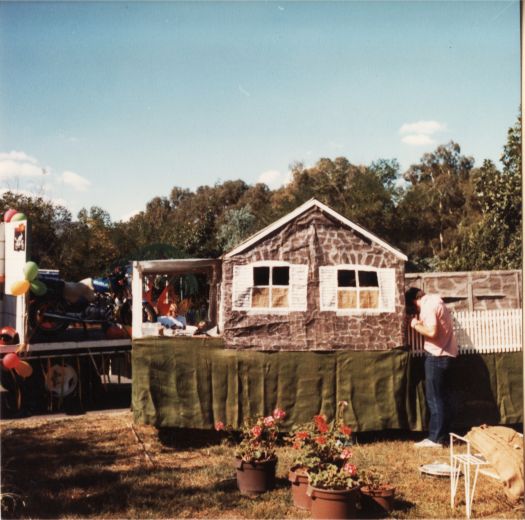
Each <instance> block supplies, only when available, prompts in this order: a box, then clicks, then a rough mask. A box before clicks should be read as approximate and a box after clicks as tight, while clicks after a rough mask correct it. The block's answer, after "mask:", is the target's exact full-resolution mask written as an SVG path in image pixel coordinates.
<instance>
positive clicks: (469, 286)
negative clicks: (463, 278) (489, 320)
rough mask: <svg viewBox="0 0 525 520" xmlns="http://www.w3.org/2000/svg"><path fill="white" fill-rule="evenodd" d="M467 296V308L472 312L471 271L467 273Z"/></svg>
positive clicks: (472, 290)
mask: <svg viewBox="0 0 525 520" xmlns="http://www.w3.org/2000/svg"><path fill="white" fill-rule="evenodd" d="M467 297H468V310H469V311H470V312H472V311H473V310H474V289H473V288H472V273H470V272H469V273H468V274H467Z"/></svg>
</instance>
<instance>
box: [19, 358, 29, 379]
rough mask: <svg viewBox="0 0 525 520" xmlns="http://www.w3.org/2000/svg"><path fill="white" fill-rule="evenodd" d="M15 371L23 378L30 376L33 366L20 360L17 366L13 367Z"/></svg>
mask: <svg viewBox="0 0 525 520" xmlns="http://www.w3.org/2000/svg"><path fill="white" fill-rule="evenodd" d="M15 372H16V373H17V374H18V375H19V376H20V377H23V378H24V379H25V378H26V377H30V376H31V374H32V373H33V367H32V366H31V365H30V364H29V363H28V362H27V361H20V363H19V364H18V366H17V367H16V368H15Z"/></svg>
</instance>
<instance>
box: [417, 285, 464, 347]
mask: <svg viewBox="0 0 525 520" xmlns="http://www.w3.org/2000/svg"><path fill="white" fill-rule="evenodd" d="M419 306H420V311H419V319H420V320H421V321H422V322H423V325H425V327H436V337H435V338H427V337H426V336H425V345H424V349H425V350H426V351H427V352H428V353H430V354H432V355H433V356H452V357H456V356H457V355H458V343H457V341H456V336H455V335H454V328H453V320H452V315H451V314H450V310H449V309H448V308H447V306H446V305H445V304H444V303H443V300H442V299H441V298H440V297H439V296H438V295H437V294H425V296H423V298H421V300H420V301H419Z"/></svg>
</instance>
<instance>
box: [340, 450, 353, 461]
mask: <svg viewBox="0 0 525 520" xmlns="http://www.w3.org/2000/svg"><path fill="white" fill-rule="evenodd" d="M351 456H352V450H349V449H348V448H345V449H344V450H343V451H342V452H341V454H340V455H339V457H340V458H342V459H343V460H346V459H349V458H350V457H351Z"/></svg>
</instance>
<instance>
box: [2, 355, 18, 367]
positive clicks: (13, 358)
mask: <svg viewBox="0 0 525 520" xmlns="http://www.w3.org/2000/svg"><path fill="white" fill-rule="evenodd" d="M2 363H3V365H4V367H5V368H7V369H8V370H11V369H14V368H16V367H17V366H18V365H20V358H19V357H18V356H17V355H16V354H15V353H14V352H10V353H9V354H6V355H5V356H4V359H2Z"/></svg>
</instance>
